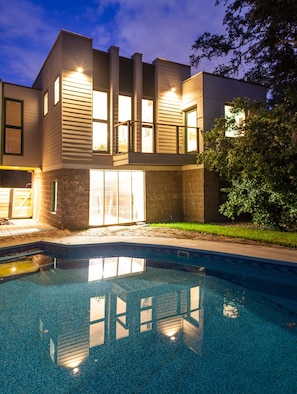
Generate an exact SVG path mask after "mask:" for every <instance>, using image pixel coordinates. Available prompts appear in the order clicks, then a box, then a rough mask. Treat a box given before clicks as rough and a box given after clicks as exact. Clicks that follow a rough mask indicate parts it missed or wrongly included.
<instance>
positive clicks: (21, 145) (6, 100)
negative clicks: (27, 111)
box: [3, 97, 24, 156]
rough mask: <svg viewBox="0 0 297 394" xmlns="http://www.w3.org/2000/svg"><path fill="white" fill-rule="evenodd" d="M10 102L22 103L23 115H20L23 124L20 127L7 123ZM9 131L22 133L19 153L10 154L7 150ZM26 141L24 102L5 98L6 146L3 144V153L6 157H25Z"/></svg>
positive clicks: (12, 152)
mask: <svg viewBox="0 0 297 394" xmlns="http://www.w3.org/2000/svg"><path fill="white" fill-rule="evenodd" d="M8 102H15V103H20V104H21V113H20V120H21V122H20V123H21V124H20V126H17V125H13V124H9V123H7V103H8ZM9 130H16V131H19V132H20V135H19V137H18V138H19V140H20V141H19V149H18V151H17V152H16V151H11V152H9V150H7V146H6V143H7V139H8V132H9ZM23 140H24V100H18V99H13V98H9V97H5V98H4V144H3V153H4V154H5V155H17V156H21V155H23V142H24V141H23Z"/></svg>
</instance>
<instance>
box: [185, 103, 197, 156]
mask: <svg viewBox="0 0 297 394" xmlns="http://www.w3.org/2000/svg"><path fill="white" fill-rule="evenodd" d="M186 126H187V128H186V146H187V152H197V149H198V147H197V110H196V109H193V110H191V111H188V112H186Z"/></svg>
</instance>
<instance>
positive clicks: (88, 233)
mask: <svg viewBox="0 0 297 394" xmlns="http://www.w3.org/2000/svg"><path fill="white" fill-rule="evenodd" d="M11 223H12V224H10V225H0V247H6V246H13V245H16V244H20V243H21V244H23V243H28V242H34V241H37V240H44V241H49V242H57V243H59V244H61V243H62V244H90V243H112V242H134V243H135V242H136V243H144V244H154V245H170V246H178V247H180V248H193V249H200V250H210V251H215V252H221V253H231V254H237V255H244V256H252V257H260V258H264V259H271V260H280V261H288V262H295V263H297V250H296V249H289V248H281V247H272V246H263V245H255V244H253V245H250V244H246V243H244V244H243V243H239V242H238V241H237V242H236V241H232V242H230V240H228V241H226V240H224V239H223V238H222V240H220V241H218V240H216V241H213V240H207V239H203V237H201V239H199V238H196V239H186V238H183V237H178V236H175V235H172V233H171V234H170V233H169V234H166V233H165V232H164V231H163V232H162V233H161V234H158V230H157V229H152V228H150V227H147V226H143V225H142V226H141V225H139V226H136V225H135V226H115V227H101V228H91V229H89V230H85V231H80V232H79V231H78V232H70V231H68V230H58V229H56V228H55V227H52V226H49V225H46V224H42V223H39V222H36V221H34V220H32V219H29V220H24V219H20V220H13V221H11Z"/></svg>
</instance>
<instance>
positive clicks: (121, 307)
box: [39, 257, 204, 374]
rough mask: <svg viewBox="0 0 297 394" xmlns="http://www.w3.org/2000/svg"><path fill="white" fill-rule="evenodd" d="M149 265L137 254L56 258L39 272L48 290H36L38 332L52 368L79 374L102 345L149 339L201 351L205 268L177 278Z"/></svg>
mask: <svg viewBox="0 0 297 394" xmlns="http://www.w3.org/2000/svg"><path fill="white" fill-rule="evenodd" d="M150 264H151V262H150V261H149V260H146V259H141V258H131V257H105V258H103V257H100V258H95V259H94V258H92V259H84V260H79V261H75V262H73V261H71V262H69V261H63V260H60V261H59V260H55V261H54V262H53V265H52V266H48V265H47V266H46V267H45V268H44V269H43V270H42V273H41V278H42V283H43V284H45V285H46V286H47V287H48V292H47V291H46V289H45V291H44V289H42V291H41V292H40V322H39V331H40V336H41V339H42V342H43V348H44V349H46V351H48V354H49V356H50V358H51V360H52V362H53V363H54V364H55V365H57V366H59V367H66V368H70V369H72V370H73V371H75V372H73V374H77V373H78V372H79V369H78V368H79V367H80V366H81V365H82V364H83V363H84V362H85V361H86V360H87V359H88V358H89V357H90V356H92V354H95V352H97V351H100V349H103V350H104V351H106V350H108V349H111V348H117V347H118V346H119V343H121V345H122V344H124V345H125V347H126V348H127V347H129V346H133V343H134V342H135V341H137V342H138V341H141V340H142V339H144V340H145V341H146V340H147V339H148V336H150V338H151V339H150V340H151V341H154V340H155V339H156V338H158V341H159V340H162V341H163V342H164V341H169V342H171V343H175V344H178V345H183V346H186V347H187V348H189V349H190V350H191V351H193V352H195V353H197V354H201V346H202V339H203V291H202V288H201V282H202V281H203V277H204V274H203V270H201V269H200V270H199V271H198V273H197V275H189V276H183V275H182V276H181V275H179V272H178V271H174V270H165V269H157V270H156V269H152V268H150ZM153 265H155V263H154V264H153ZM73 266H75V267H76V268H75V269H73V268H71V269H70V267H73ZM66 274H67V275H66ZM77 282H79V283H80V285H79V287H78V286H77V285H74V284H77ZM66 290H67V291H66ZM49 292H50V296H49ZM94 357H97V356H94Z"/></svg>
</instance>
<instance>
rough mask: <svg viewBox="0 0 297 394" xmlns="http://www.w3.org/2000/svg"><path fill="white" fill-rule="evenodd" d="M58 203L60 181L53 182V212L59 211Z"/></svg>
mask: <svg viewBox="0 0 297 394" xmlns="http://www.w3.org/2000/svg"><path fill="white" fill-rule="evenodd" d="M57 204H58V181H53V182H52V205H51V212H52V213H56V212H57Z"/></svg>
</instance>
